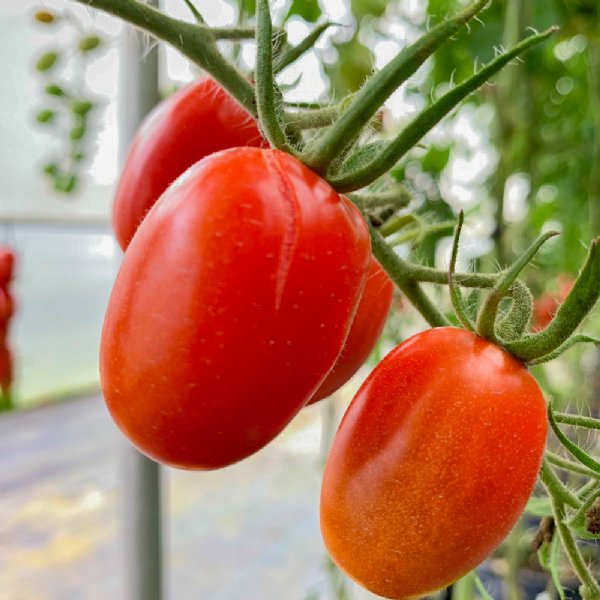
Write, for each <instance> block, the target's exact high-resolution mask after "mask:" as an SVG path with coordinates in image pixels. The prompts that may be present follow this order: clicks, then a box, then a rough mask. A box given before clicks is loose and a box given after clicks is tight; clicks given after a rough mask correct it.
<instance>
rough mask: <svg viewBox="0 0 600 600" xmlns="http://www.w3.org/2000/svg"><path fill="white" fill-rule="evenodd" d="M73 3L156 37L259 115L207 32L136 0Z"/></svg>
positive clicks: (251, 97) (247, 88)
mask: <svg viewBox="0 0 600 600" xmlns="http://www.w3.org/2000/svg"><path fill="white" fill-rule="evenodd" d="M72 1H73V2H77V3H79V4H82V5H84V6H86V7H88V8H96V9H99V10H102V11H104V12H106V13H109V14H111V15H114V16H115V17H118V18H120V19H122V20H123V21H126V22H127V23H130V24H131V25H134V26H135V27H137V28H138V29H141V30H142V31H145V32H147V33H150V34H151V35H153V36H154V37H155V38H157V39H160V40H163V41H165V42H168V43H169V44H171V46H173V47H174V48H176V49H177V50H179V51H180V52H181V53H182V54H183V55H184V56H186V57H187V58H189V59H190V60H191V61H192V62H193V63H195V64H196V65H198V66H199V67H201V68H202V69H204V70H205V71H207V72H208V73H210V74H211V75H212V77H214V79H215V80H216V81H218V82H219V83H220V84H221V85H222V86H223V87H224V88H225V89H226V90H227V91H228V92H229V93H230V94H231V95H232V96H233V97H234V98H235V99H236V100H237V101H238V102H239V103H240V104H241V105H242V106H243V107H244V108H245V109H246V110H247V111H248V112H249V113H250V114H251V115H252V116H253V117H254V118H256V117H257V116H258V111H257V109H256V104H255V99H254V89H253V87H252V85H250V82H249V81H248V80H246V78H245V77H244V76H243V75H242V74H241V73H240V72H239V71H238V70H237V69H236V68H235V67H233V66H232V65H231V64H230V63H229V62H227V60H225V58H224V57H223V56H222V55H221V53H220V52H219V50H218V48H217V45H216V43H215V41H214V39H213V37H212V35H211V34H210V33H209V32H210V29H208V28H202V27H198V25H196V24H194V23H188V22H186V21H181V20H178V19H174V18H173V17H170V16H169V15H166V14H164V13H162V12H160V11H159V10H157V9H155V8H153V7H151V6H148V5H146V4H143V3H142V2H138V1H136V0H72Z"/></svg>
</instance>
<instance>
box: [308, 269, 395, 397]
mask: <svg viewBox="0 0 600 600" xmlns="http://www.w3.org/2000/svg"><path fill="white" fill-rule="evenodd" d="M393 297H394V283H393V281H392V280H391V279H390V278H389V277H388V276H387V273H386V272H385V271H384V270H383V269H382V268H381V266H380V265H379V263H378V262H377V260H376V259H375V258H373V257H371V262H370V264H369V271H368V273H367V281H366V283H365V289H364V290H363V293H362V296H361V298H360V302H359V304H358V308H357V309H356V315H355V316H354V320H353V321H352V325H351V327H350V331H349V333H348V338H347V339H346V343H345V344H344V347H343V349H342V352H341V354H340V356H339V357H338V359H337V361H336V362H335V365H333V369H331V371H330V372H329V374H328V375H327V377H326V378H325V381H323V383H322V384H321V385H320V386H319V389H318V390H317V391H316V392H315V395H314V396H313V397H312V398H311V400H310V402H309V404H313V403H315V402H318V401H319V400H322V399H323V398H327V396H331V394H333V392H335V391H336V390H338V389H339V388H341V387H342V386H343V385H344V384H345V383H346V382H347V381H348V380H349V379H350V378H351V377H352V375H354V374H355V373H356V371H358V369H360V367H361V365H362V364H363V363H364V362H365V360H367V358H369V354H371V351H372V350H373V348H374V346H375V344H376V343H377V340H378V339H379V336H380V335H381V332H382V331H383V327H384V325H385V322H386V321H387V317H388V315H389V313H390V308H391V306H392V298H393Z"/></svg>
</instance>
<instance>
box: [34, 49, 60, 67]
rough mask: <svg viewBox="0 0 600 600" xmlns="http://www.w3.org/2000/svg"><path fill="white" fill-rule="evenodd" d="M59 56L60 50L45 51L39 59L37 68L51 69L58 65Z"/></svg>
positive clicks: (36, 64)
mask: <svg viewBox="0 0 600 600" xmlns="http://www.w3.org/2000/svg"><path fill="white" fill-rule="evenodd" d="M58 58H59V54H58V52H45V53H44V54H42V55H41V56H40V57H39V58H38V59H37V62H36V63H35V68H36V69H37V70H38V71H40V72H44V71H49V70H50V69H52V67H54V65H56V62H57V61H58Z"/></svg>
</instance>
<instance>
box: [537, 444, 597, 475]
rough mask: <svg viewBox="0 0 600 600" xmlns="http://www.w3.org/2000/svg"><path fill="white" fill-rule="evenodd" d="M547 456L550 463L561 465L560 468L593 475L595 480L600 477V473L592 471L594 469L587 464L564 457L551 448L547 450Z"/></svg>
mask: <svg viewBox="0 0 600 600" xmlns="http://www.w3.org/2000/svg"><path fill="white" fill-rule="evenodd" d="M545 456H546V459H547V460H548V462H549V463H552V464H553V465H554V466H556V467H559V468H560V469H566V470H567V471H571V472H573V473H579V475H585V476H586V477H592V478H593V479H595V480H597V479H600V474H599V473H596V472H594V471H592V469H588V468H587V467H586V466H584V465H582V464H580V463H578V462H575V461H574V460H569V459H568V458H563V457H562V456H559V455H558V454H555V453H554V452H551V451H550V450H546V454H545Z"/></svg>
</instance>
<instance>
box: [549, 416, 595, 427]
mask: <svg viewBox="0 0 600 600" xmlns="http://www.w3.org/2000/svg"><path fill="white" fill-rule="evenodd" d="M554 419H555V420H556V422H557V423H564V424H565V425H573V427H585V428H586V429H600V419H593V418H592V417H581V416H579V415H569V414H567V413H554Z"/></svg>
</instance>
